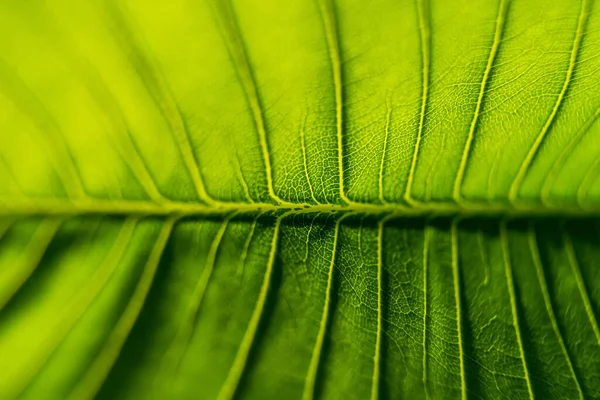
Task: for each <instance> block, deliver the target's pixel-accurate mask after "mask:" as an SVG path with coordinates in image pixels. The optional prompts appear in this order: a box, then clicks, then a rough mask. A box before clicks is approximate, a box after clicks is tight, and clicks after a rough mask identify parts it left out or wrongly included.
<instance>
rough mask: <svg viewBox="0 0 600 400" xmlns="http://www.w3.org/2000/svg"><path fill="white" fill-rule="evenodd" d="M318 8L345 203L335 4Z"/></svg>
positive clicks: (326, 0)
mask: <svg viewBox="0 0 600 400" xmlns="http://www.w3.org/2000/svg"><path fill="white" fill-rule="evenodd" d="M319 10H320V12H321V18H323V24H324V25H325V36H326V38H327V46H328V50H329V58H330V61H331V68H332V74H333V85H334V89H335V121H336V137H337V153H338V154H337V155H338V175H339V186H340V198H341V199H342V200H343V201H344V202H345V203H346V204H351V203H352V201H351V200H350V199H349V198H348V197H347V196H346V192H345V189H344V151H343V150H344V149H343V144H344V138H343V120H342V117H343V91H342V65H341V64H342V63H341V56H340V39H339V34H338V29H337V21H336V15H335V6H334V5H333V2H332V0H319Z"/></svg>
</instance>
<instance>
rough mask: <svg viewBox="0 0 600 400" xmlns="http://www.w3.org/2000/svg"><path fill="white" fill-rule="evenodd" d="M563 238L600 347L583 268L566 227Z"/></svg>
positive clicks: (563, 230) (599, 337) (599, 334)
mask: <svg viewBox="0 0 600 400" xmlns="http://www.w3.org/2000/svg"><path fill="white" fill-rule="evenodd" d="M562 237H563V242H564V245H565V251H566V253H567V257H568V259H569V265H570V266H571V271H572V272H573V275H574V276H575V282H577V289H579V294H580V295H581V300H582V301H583V306H584V308H585V312H586V314H587V316H588V319H589V321H590V325H591V327H592V330H593V331H594V335H595V336H596V341H597V342H598V345H600V329H599V328H598V320H597V319H596V316H595V315H594V310H593V308H592V303H591V301H590V295H589V293H588V290H587V288H586V286H585V282H584V280H583V275H582V274H581V268H580V267H579V262H578V261H577V256H576V255H575V249H574V248H573V242H572V241H571V237H570V235H569V234H568V232H567V230H566V228H565V227H563V228H562Z"/></svg>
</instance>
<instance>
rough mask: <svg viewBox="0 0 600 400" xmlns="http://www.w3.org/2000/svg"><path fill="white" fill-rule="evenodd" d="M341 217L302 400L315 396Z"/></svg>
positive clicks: (327, 318)
mask: <svg viewBox="0 0 600 400" xmlns="http://www.w3.org/2000/svg"><path fill="white" fill-rule="evenodd" d="M347 215H348V214H346V215H343V216H342V217H340V218H338V220H337V221H336V223H335V229H334V233H333V248H332V250H331V260H330V262H329V270H328V272H327V288H326V289H325V301H324V303H323V311H322V313H321V322H320V324H319V332H318V333H317V340H316V341H315V346H314V347H313V351H312V355H311V358H310V364H309V366H308V372H307V374H306V379H305V381H304V390H303V392H302V400H312V399H313V398H314V396H315V383H316V381H317V372H318V370H319V363H320V361H321V351H322V349H323V342H324V341H325V334H326V332H327V325H328V321H329V313H330V311H329V307H330V304H331V288H332V284H333V272H334V266H335V256H336V252H337V243H338V237H339V231H340V223H341V222H342V220H343V219H344V218H345V217H346V216H347Z"/></svg>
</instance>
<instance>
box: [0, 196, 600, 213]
mask: <svg viewBox="0 0 600 400" xmlns="http://www.w3.org/2000/svg"><path fill="white" fill-rule="evenodd" d="M269 212H270V213H279V212H282V213H283V212H285V213H288V214H310V213H322V214H339V213H348V212H350V213H357V214H358V213H360V214H367V215H395V216H397V217H414V216H456V217H477V216H490V217H493V216H495V217H503V216H504V217H509V218H510V217H523V216H539V217H600V208H597V207H595V206H590V207H583V206H581V205H560V206H558V205H557V206H548V205H540V204H536V203H525V202H523V203H514V204H510V203H508V202H507V203H499V202H496V203H490V202H481V201H480V202H461V203H453V202H427V203H417V204H415V205H410V206H409V205H404V204H398V203H385V204H369V203H357V202H352V203H349V204H308V203H280V204H270V203H238V202H221V201H219V202H214V203H212V204H204V203H195V202H182V201H171V200H169V201H165V202H162V203H158V202H151V201H137V200H102V199H93V198H89V199H85V198H83V199H72V200H67V199H40V200H32V199H11V200H7V199H0V215H25V216H26V215H80V214H104V215H156V216H160V215H164V216H167V215H181V216H194V215H198V216H208V215H224V214H229V213H238V214H249V215H252V214H261V213H269Z"/></svg>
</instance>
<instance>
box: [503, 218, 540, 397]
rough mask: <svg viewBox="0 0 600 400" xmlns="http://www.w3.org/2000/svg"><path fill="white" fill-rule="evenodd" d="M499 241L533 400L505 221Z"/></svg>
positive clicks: (514, 324) (517, 334)
mask: <svg viewBox="0 0 600 400" xmlns="http://www.w3.org/2000/svg"><path fill="white" fill-rule="evenodd" d="M500 241H501V242H502V254H503V257H504V273H505V275H506V283H507V286H508V295H509V298H510V310H511V314H512V319H513V327H514V329H515V335H516V338H517V344H518V346H519V355H520V358H521V363H522V365H523V373H524V375H525V382H526V383H527V392H528V393H529V398H530V399H531V400H533V399H534V396H533V389H532V386H531V379H530V377H529V368H528V367H527V360H526V358H525V350H524V348H523V340H522V338H521V327H520V324H519V317H518V312H517V295H516V293H515V283H514V280H513V272H512V264H511V261H510V245H509V242H508V231H507V227H506V221H502V222H501V223H500Z"/></svg>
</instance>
